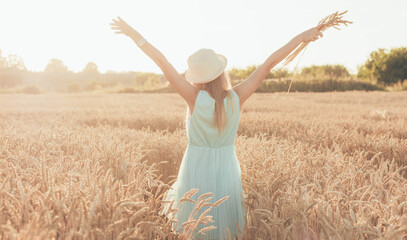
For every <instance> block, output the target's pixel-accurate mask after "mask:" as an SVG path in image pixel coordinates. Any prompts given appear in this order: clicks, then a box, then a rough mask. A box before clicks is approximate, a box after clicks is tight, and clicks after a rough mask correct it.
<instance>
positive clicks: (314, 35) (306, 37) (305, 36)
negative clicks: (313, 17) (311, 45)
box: [300, 26, 323, 42]
mask: <svg viewBox="0 0 407 240" xmlns="http://www.w3.org/2000/svg"><path fill="white" fill-rule="evenodd" d="M318 27H319V26H318ZM318 27H313V28H310V29H308V30H307V31H305V32H303V33H301V34H300V39H301V41H302V42H310V41H315V40H317V39H318V36H319V37H321V38H322V36H323V35H322V32H321V31H319V30H318Z"/></svg>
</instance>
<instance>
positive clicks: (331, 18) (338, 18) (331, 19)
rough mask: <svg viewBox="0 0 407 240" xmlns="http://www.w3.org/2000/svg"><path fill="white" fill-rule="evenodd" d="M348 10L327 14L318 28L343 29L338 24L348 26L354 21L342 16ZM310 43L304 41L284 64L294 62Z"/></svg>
mask: <svg viewBox="0 0 407 240" xmlns="http://www.w3.org/2000/svg"><path fill="white" fill-rule="evenodd" d="M346 12H348V11H347V10H346V11H344V12H342V13H338V12H335V13H333V14H331V15H328V16H326V17H325V18H323V19H322V20H321V21H319V22H318V25H317V30H319V31H321V32H323V31H325V30H327V29H328V28H330V27H333V28H336V29H338V30H341V29H340V28H339V27H338V26H339V25H340V24H344V25H345V26H348V24H351V23H353V22H351V21H347V20H343V19H342V17H343V15H344V14H345V13H346ZM309 43H310V41H307V42H303V43H301V44H300V45H299V46H298V47H297V48H296V49H295V50H294V52H293V53H291V54H290V55H288V57H286V58H285V62H284V63H283V65H287V64H289V63H290V62H292V61H293V60H294V58H295V57H297V56H298V54H299V53H300V52H301V51H302V50H303V49H304V48H305V47H306V46H307V45H308V44H309Z"/></svg>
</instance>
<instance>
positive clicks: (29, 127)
mask: <svg viewBox="0 0 407 240" xmlns="http://www.w3.org/2000/svg"><path fill="white" fill-rule="evenodd" d="M406 105H407V96H406V94H405V93H404V92H393V93H386V92H370V93H366V92H340V93H291V94H283V93H281V94H280V93H277V94H255V95H254V96H253V97H252V98H251V99H250V100H248V102H247V103H245V106H244V108H243V109H242V113H241V122H240V126H239V131H238V137H237V140H236V147H237V155H238V158H239V161H240V166H241V168H242V182H243V187H244V190H245V193H246V201H245V202H244V205H245V209H246V213H247V216H246V221H247V224H246V226H245V233H246V235H245V237H244V239H406V238H407V227H406V226H407V181H406V179H407V169H406V168H407V110H406V108H405V106H406ZM185 111H186V104H185V103H184V102H183V100H182V99H181V98H180V97H179V96H177V95H175V94H135V95H91V94H87V95H47V94H45V95H6V96H0V119H1V121H0V210H1V215H0V239H57V238H58V239H188V238H191V237H192V236H193V233H192V230H193V228H194V226H196V224H197V222H201V223H203V222H206V223H208V228H207V229H206V230H207V231H210V230H211V227H210V224H211V216H210V215H211V211H210V210H209V211H208V212H206V213H205V214H202V215H200V216H198V215H192V216H191V219H190V221H189V222H188V223H186V224H185V226H187V228H186V231H185V232H184V233H173V232H171V223H172V222H173V221H174V220H173V219H168V218H166V217H165V216H161V215H160V214H159V211H160V210H161V209H162V202H161V199H162V197H163V194H164V192H165V191H166V190H167V189H168V188H169V185H170V184H171V183H172V182H173V181H174V180H175V177H176V174H177V172H178V168H179V165H180V161H181V159H182V155H183V153H184V150H185V147H186V144H187V138H186V132H185V129H184V125H183V124H184V123H183V120H184V117H185V113H186V112H185ZM193 194H194V190H191V192H189V193H188V194H186V196H185V201H193V200H191V197H192V195H193ZM188 199H190V200H188ZM210 199H211V194H206V195H203V196H202V195H201V197H200V198H198V200H197V201H196V202H195V204H196V206H197V209H198V207H199V206H204V205H206V206H211V207H216V204H226V203H227V199H224V202H222V203H220V202H217V203H211V202H210ZM176 210H177V209H173V211H176Z"/></svg>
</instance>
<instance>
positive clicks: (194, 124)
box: [186, 89, 240, 147]
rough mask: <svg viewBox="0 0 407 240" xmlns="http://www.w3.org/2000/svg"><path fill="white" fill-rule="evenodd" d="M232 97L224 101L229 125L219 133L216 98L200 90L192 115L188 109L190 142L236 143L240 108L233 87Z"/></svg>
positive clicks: (187, 119)
mask: <svg viewBox="0 0 407 240" xmlns="http://www.w3.org/2000/svg"><path fill="white" fill-rule="evenodd" d="M230 97H231V98H228V97H225V98H224V99H223V103H224V105H225V112H226V117H227V125H226V128H225V129H224V131H223V132H222V133H221V134H220V135H219V133H218V129H217V127H216V126H215V125H214V124H213V119H214V110H215V99H213V98H212V97H211V96H210V95H209V93H208V92H207V91H205V90H200V91H199V93H198V96H197V97H196V100H195V106H194V110H193V112H192V116H191V115H190V114H189V112H190V111H189V110H188V111H187V117H186V123H187V136H188V143H189V144H191V145H195V146H202V147H222V146H232V145H234V142H235V139H236V133H237V129H238V126H239V119H240V109H239V97H238V95H237V94H236V92H235V91H234V90H233V89H231V90H230Z"/></svg>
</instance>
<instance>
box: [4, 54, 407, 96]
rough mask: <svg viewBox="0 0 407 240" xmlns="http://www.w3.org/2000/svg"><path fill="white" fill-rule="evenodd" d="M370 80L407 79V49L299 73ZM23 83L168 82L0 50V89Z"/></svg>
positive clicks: (72, 86)
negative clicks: (31, 66) (42, 62)
mask: <svg viewBox="0 0 407 240" xmlns="http://www.w3.org/2000/svg"><path fill="white" fill-rule="evenodd" d="M258 66H259V65H250V66H248V67H246V68H231V69H229V70H228V73H229V76H230V78H231V80H232V81H240V80H243V79H246V78H248V77H249V76H250V75H251V74H252V73H253V72H254V70H255V69H256V68H257V67H258ZM292 75H293V72H292V71H289V70H288V69H286V68H282V67H280V68H275V69H273V70H272V71H271V72H270V73H269V74H268V75H267V77H266V78H267V79H274V80H277V81H283V80H286V79H290V78H292ZM355 78H357V79H362V80H367V81H369V82H370V83H372V84H381V85H391V84H394V83H397V82H403V81H404V80H407V48H406V47H400V48H392V49H390V50H386V49H382V48H379V49H378V50H376V51H373V52H371V53H370V55H369V57H368V59H367V60H366V62H365V63H364V64H362V65H360V66H358V72H357V74H356V75H355V76H352V75H351V74H350V73H349V71H348V69H347V68H346V67H345V66H343V65H329V64H326V65H312V66H309V67H304V68H302V69H301V70H300V71H299V72H298V73H297V76H296V79H299V80H301V81H312V80H330V81H342V80H355ZM22 84H35V85H39V86H41V87H42V88H45V89H47V90H57V91H61V92H64V91H81V90H85V91H91V90H94V89H95V88H97V87H98V86H99V87H102V88H103V87H111V86H114V85H117V84H121V85H123V86H148V87H150V88H154V87H155V86H166V84H167V85H168V81H167V80H166V79H165V77H164V76H163V75H162V74H155V73H145V72H120V73H117V72H113V71H108V72H106V73H100V72H99V70H98V67H97V65H96V64H95V63H93V62H89V63H88V64H87V65H86V66H85V67H84V68H83V70H82V71H80V72H73V71H71V70H69V69H68V68H67V66H66V65H65V64H64V63H63V61H62V60H60V59H51V60H50V61H49V62H48V64H47V66H46V67H45V69H44V70H43V71H42V72H32V71H28V70H27V68H26V66H25V64H24V61H23V59H22V58H21V57H20V56H17V55H13V54H11V55H9V56H7V57H3V56H2V52H1V50H0V88H2V89H5V88H12V87H16V86H19V85H22Z"/></svg>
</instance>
